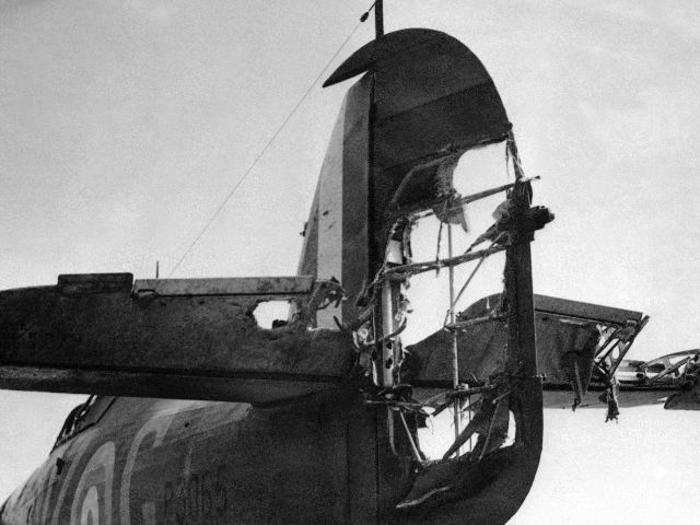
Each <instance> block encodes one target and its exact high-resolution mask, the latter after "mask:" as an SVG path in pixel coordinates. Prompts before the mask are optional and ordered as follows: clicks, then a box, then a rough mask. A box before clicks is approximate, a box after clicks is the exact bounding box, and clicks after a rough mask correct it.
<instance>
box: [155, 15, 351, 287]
mask: <svg viewBox="0 0 700 525" xmlns="http://www.w3.org/2000/svg"><path fill="white" fill-rule="evenodd" d="M361 23H362V21H358V22H357V24H355V27H354V28H353V29H352V31H350V33H349V34H348V36H347V37H346V38H345V40H343V43H342V44H340V46H339V47H338V49H336V51H335V53H333V56H332V57H331V58H330V59H329V60H328V62H326V65H325V66H323V68H322V69H321V71H320V72H319V73H318V75H316V78H315V79H314V80H313V82H311V84H310V85H309V87H308V88H307V89H306V91H305V92H304V94H303V95H302V96H301V97H300V98H299V100H297V102H296V104H294V106H293V107H292V109H291V111H290V112H289V113H288V114H287V116H286V117H285V119H284V120H283V121H282V123H281V124H280V125H279V126H278V127H277V129H276V130H275V132H274V133H273V134H272V136H271V137H270V138H269V139H268V141H267V142H266V143H265V145H264V146H263V147H262V149H261V150H260V151H259V152H258V154H257V155H256V156H255V158H254V159H253V162H252V163H251V164H250V165H249V166H248V168H247V169H246V170H245V172H243V175H241V176H240V177H239V178H238V180H237V181H236V183H235V184H234V185H233V187H232V188H231V189H230V190H229V192H228V193H227V194H226V196H225V197H224V199H223V200H222V201H221V204H219V206H218V207H217V208H216V210H215V211H214V213H212V214H211V216H210V217H209V219H208V220H207V222H206V223H204V226H203V227H202V229H201V230H200V231H199V233H198V234H197V236H196V237H195V238H194V240H193V241H192V242H191V243H190V244H189V245H188V246H187V248H186V249H185V251H184V252H183V253H182V255H181V256H180V258H179V259H178V261H177V262H176V263H175V266H173V267H172V269H171V270H170V273H169V274H168V277H171V276H172V275H173V274H174V273H175V271H176V270H177V269H178V268H179V267H180V265H181V264H182V262H183V261H184V260H185V259H186V258H187V256H188V255H189V253H190V252H191V251H192V249H193V248H194V247H195V245H196V244H197V243H198V242H199V241H200V239H201V238H202V237H203V236H204V234H205V233H206V232H207V230H208V229H209V227H210V226H211V225H212V224H213V223H214V221H215V220H216V218H217V217H218V216H219V214H220V213H221V212H222V211H223V209H224V208H225V207H226V205H227V204H228V202H229V201H230V200H231V197H233V195H234V193H236V191H237V190H238V188H239V187H240V186H241V184H243V181H244V180H245V179H246V178H247V177H248V175H249V174H250V173H251V172H252V171H253V169H254V168H255V166H256V165H257V163H258V161H260V159H261V158H262V157H263V155H265V153H266V152H267V150H268V149H270V146H271V145H272V143H273V142H274V141H275V139H276V138H277V137H278V136H279V134H280V133H281V132H282V130H283V129H284V127H285V126H286V125H287V123H288V122H289V121H290V120H291V118H292V117H293V116H294V114H295V113H296V112H297V110H298V109H299V107H300V106H301V104H302V103H303V102H304V100H306V98H307V97H308V96H309V94H310V93H311V91H312V90H313V88H314V87H315V86H316V84H317V83H318V81H319V80H320V79H321V77H322V76H323V74H324V73H325V72H326V70H327V69H328V67H329V66H330V65H331V63H332V62H333V61H334V60H335V59H336V57H337V56H338V55H339V54H340V52H341V51H342V49H343V48H344V47H345V46H346V44H347V43H348V42H349V41H350V39H351V38H352V37H353V35H354V34H355V32H356V31H357V28H358V27H360V24H361Z"/></svg>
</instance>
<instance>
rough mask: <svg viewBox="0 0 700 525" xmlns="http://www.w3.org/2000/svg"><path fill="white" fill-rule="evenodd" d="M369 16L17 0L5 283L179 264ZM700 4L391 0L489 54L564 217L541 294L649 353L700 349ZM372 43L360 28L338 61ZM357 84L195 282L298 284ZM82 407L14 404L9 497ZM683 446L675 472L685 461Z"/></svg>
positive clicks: (3, 162)
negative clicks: (339, 128)
mask: <svg viewBox="0 0 700 525" xmlns="http://www.w3.org/2000/svg"><path fill="white" fill-rule="evenodd" d="M369 3H370V2H369V1H367V2H364V1H340V0H335V1H327V0H326V1H316V2H301V1H294V2H292V1H287V2H282V1H278V2H273V1H270V2H259V3H253V2H232V1H213V0H210V1H193V0H190V1H187V2H185V1H173V2H166V1H127V2H114V1H99V2H98V1H82V2H80V1H45V2H44V1H36V2H29V1H9V2H7V1H6V2H2V1H1V0H0V180H1V181H2V188H3V191H2V206H0V225H1V226H0V246H2V250H0V288H10V287H17V286H27V285H36V284H51V283H55V282H56V276H57V275H58V274H59V273H73V272H101V271H103V272H104V271H131V272H133V273H134V274H135V275H136V276H137V277H149V276H152V275H153V273H154V267H155V261H156V260H160V261H161V268H162V272H163V274H164V275H168V274H169V273H170V271H171V269H172V267H173V264H174V263H175V261H176V260H177V259H178V258H179V257H180V255H181V254H182V253H183V251H184V250H185V248H186V247H187V246H188V245H189V243H190V242H191V241H192V239H193V238H194V237H195V235H196V234H197V233H198V232H199V230H200V229H201V227H202V226H203V225H204V223H205V222H206V221H207V219H208V218H209V216H210V215H211V213H212V212H213V211H214V209H216V207H217V206H218V205H219V204H220V202H221V199H222V196H223V195H225V194H226V193H227V192H228V191H229V189H230V188H231V187H232V185H233V184H234V183H235V182H236V181H237V180H238V178H239V177H240V176H241V175H242V174H243V172H244V171H245V169H246V168H247V167H248V165H249V164H250V163H251V161H252V160H253V158H254V157H255V156H256V154H257V153H258V152H259V150H260V148H261V147H262V146H263V145H264V143H265V142H266V141H267V139H268V138H269V137H270V136H271V134H272V133H273V132H274V130H275V129H276V128H277V126H278V125H279V124H280V123H281V122H282V120H283V119H284V118H285V116H286V115H287V113H288V112H289V110H290V109H291V108H292V107H293V106H294V104H295V102H296V101H297V99H298V98H299V97H300V96H301V94H302V93H303V92H304V91H305V90H306V89H307V88H308V87H309V85H310V83H311V81H312V80H313V79H314V78H315V77H316V75H317V74H318V72H319V70H320V69H321V68H322V67H323V65H325V63H326V62H327V61H328V59H329V58H330V56H332V54H333V53H334V52H335V50H336V49H337V47H338V46H339V45H340V43H341V42H342V41H343V40H344V39H345V37H346V36H347V35H348V34H349V33H350V31H351V30H352V28H353V27H354V26H355V24H356V22H357V18H358V17H359V15H360V14H361V13H362V12H363V11H364V10H365V9H366V7H367V4H369ZM399 5H400V8H399V7H398V6H399ZM699 11H700V9H699V8H698V4H697V2H693V1H676V2H652V1H646V2H641V1H632V0H630V1H610V0H607V1H596V0H593V1H587V2H573V1H561V2H546V1H536V2H535V1H532V2H511V1H493V0H491V1H488V2H486V1H484V2H464V1H441V2H438V1H428V0H423V1H399V0H387V2H386V6H385V16H386V29H387V31H391V30H395V29H400V28H405V27H412V26H423V27H430V28H433V29H438V30H442V31H446V32H448V33H450V34H452V35H454V36H455V37H457V38H458V39H460V40H462V41H463V42H464V43H465V44H467V45H468V46H469V47H470V48H471V49H472V50H473V51H474V52H475V53H476V54H477V56H479V57H480V58H481V60H482V61H483V62H484V64H485V65H486V67H487V69H488V70H489V72H490V73H491V75H492V77H493V78H494V81H495V82H496V86H497V87H498V89H499V91H500V93H501V96H502V98H503V101H504V104H505V107H506V109H507V111H508V114H509V117H510V120H511V121H512V122H513V123H514V129H515V133H516V137H517V139H518V142H519V146H520V151H521V155H522V157H523V162H524V165H525V169H526V172H527V173H528V174H530V175H540V176H541V177H542V180H541V181H540V182H538V183H537V184H536V187H535V191H536V194H537V201H538V202H539V203H543V204H546V205H547V206H549V207H550V208H551V209H552V210H553V211H554V212H555V214H556V216H557V218H556V221H555V222H554V223H552V224H551V225H549V226H548V227H547V229H546V230H545V231H544V232H540V233H538V235H537V242H536V243H535V245H534V248H533V250H534V251H533V254H534V255H533V256H534V282H535V290H536V291H537V292H539V293H545V294H550V295H557V296H562V297H567V298H572V299H578V300H584V301H590V302H596V303H601V304H609V305H612V306H621V307H625V308H630V309H635V310H641V311H643V312H646V313H648V314H649V315H650V316H651V322H650V324H649V325H648V326H647V328H645V330H644V332H643V333H642V335H641V336H640V337H639V339H638V340H637V342H636V343H635V348H634V351H633V352H632V357H637V358H641V359H645V358H651V357H653V356H655V355H660V354H665V353H669V352H673V351H679V350H683V349H687V348H696V347H698V346H700V337H699V336H700V326H699V325H698V323H697V318H698V313H700V293H699V292H700V279H699V278H698V262H699V261H698V255H697V253H698V248H699V246H698V244H699V243H698V239H699V235H698V224H699V223H700V211H698V210H699V206H698V202H699V197H700V182H698V177H697V176H696V175H695V170H696V169H697V165H698V159H697V154H696V147H697V144H698V143H700V140H699V139H700V137H698V127H697V124H696V121H697V117H698V115H699V114H700V111H699V110H700V102H699V97H698V96H697V93H696V90H697V86H698V85H700V82H699V81H700V78H699V68H698V59H697V57H698V40H699V35H700V28H699V27H698V20H700V16H699V15H700V12H699ZM372 31H373V26H372V24H371V23H367V24H364V25H362V26H361V27H360V28H359V29H358V30H357V32H356V33H355V35H354V37H353V38H352V39H351V41H350V42H349V43H348V45H347V47H346V48H345V49H344V51H343V52H341V53H340V56H339V57H338V59H336V61H335V63H334V65H337V63H339V62H340V60H342V58H344V57H346V56H348V55H349V53H350V52H351V51H352V50H354V49H356V48H357V47H359V46H360V45H362V44H363V43H365V42H367V41H368V40H369V39H371V38H372ZM331 69H332V68H331ZM329 73H330V70H329ZM346 87H347V85H345V84H344V85H341V86H335V87H333V88H330V89H325V90H322V89H320V87H319V86H316V89H314V90H313V91H312V93H311V95H310V96H309V97H308V99H307V100H306V101H305V102H304V104H303V105H302V106H301V108H300V110H299V111H298V113H297V114H296V115H295V116H294V117H293V119H292V120H291V121H290V122H289V125H288V126H287V127H286V128H285V130H284V131H283V132H282V134H281V135H280V136H279V137H278V140H277V141H276V142H275V144H274V145H273V147H272V148H271V149H270V151H269V152H268V154H267V155H266V156H265V157H264V158H263V159H262V161H261V162H260V163H259V164H258V166H257V168H256V169H255V170H254V171H253V172H252V173H251V175H250V176H249V177H248V179H247V180H246V181H245V182H244V183H243V185H242V186H241V187H240V190H239V191H238V192H237V194H236V195H235V197H234V198H233V199H232V200H231V202H230V203H229V205H228V206H227V207H226V208H225V210H224V212H223V213H222V214H221V215H220V216H219V217H218V219H217V220H216V221H215V222H214V223H213V225H212V227H211V229H210V230H209V231H208V232H207V233H206V235H205V236H204V237H203V238H202V240H201V241H200V243H199V244H198V245H197V246H196V248H195V250H193V252H192V254H191V255H190V256H189V257H188V258H187V259H186V260H185V262H184V263H183V264H182V265H181V266H180V268H178V270H177V272H176V273H175V276H179V277H201V276H242V275H274V274H281V275H285V274H292V273H293V272H294V271H295V269H296V263H297V258H298V253H299V249H300V247H301V237H300V236H299V235H298V232H299V231H301V229H302V225H303V222H304V221H305V220H306V218H307V215H308V208H309V206H310V204H311V199H312V197H313V189H314V187H315V184H316V176H317V174H318V171H319V168H320V165H321V161H322V158H323V153H324V150H325V147H326V142H327V139H328V137H329V135H330V130H331V128H332V126H333V122H334V119H335V114H336V112H337V110H338V107H339V105H340V102H341V100H342V97H343V95H344V91H345V89H346ZM73 403H75V401H74V400H73V399H72V398H70V397H67V396H50V395H45V394H21V393H7V392H2V393H0V418H1V419H2V421H3V422H4V423H6V424H5V425H0V498H2V497H3V496H4V495H5V494H7V493H8V492H9V491H10V490H11V489H12V488H13V485H16V484H17V483H19V482H20V480H21V479H23V478H24V477H26V475H27V474H28V473H29V472H30V471H31V470H32V469H33V468H34V467H35V466H37V465H38V464H39V462H40V461H41V460H43V458H44V456H45V454H46V452H47V449H48V447H49V445H50V441H51V440H52V439H53V437H55V433H56V432H57V431H58V429H59V427H60V425H61V423H62V420H63V418H64V417H65V413H66V412H67V407H68V405H71V404H73ZM657 412H658V411H657ZM657 412H654V414H656V415H655V416H654V417H656V416H658V414H657ZM633 413H635V412H634V411H633ZM637 413H638V412H637ZM644 414H646V412H645V413H644ZM696 416H697V414H690V415H688V418H689V419H686V420H682V419H673V418H672V419H669V418H668V416H663V417H666V419H664V421H667V422H668V421H670V422H671V423H669V424H672V423H673V422H676V423H677V424H678V425H680V427H681V428H679V429H677V432H676V433H675V434H676V437H677V438H678V436H681V437H680V438H678V439H680V441H679V442H678V443H675V442H674V443H675V445H674V446H680V447H682V446H683V443H684V440H685V441H688V440H689V439H692V438H694V439H697V438H698V437H700V436H699V435H698V430H697V428H700V425H698V424H697V423H700V420H699V419H698V418H697V417H696ZM549 417H550V416H548V418H549ZM601 418H602V414H601ZM566 421H569V419H568V418H567V419H566ZM585 421H588V420H587V419H585ZM649 421H650V425H653V424H654V423H653V421H655V420H654V419H653V418H652V419H650V420H649ZM682 421H691V422H693V425H690V427H689V428H690V430H688V426H687V425H685V424H683V423H682ZM562 424H564V423H561V421H558V422H557V423H556V425H562ZM577 424H578V423H576V422H575V421H573V420H572V421H571V425H572V426H571V428H569V430H568V431H567V430H564V431H563V432H565V433H566V432H568V433H569V434H570V435H572V436H574V435H575V431H573V430H572V429H574V428H576V427H575V426H574V425H577ZM693 428H694V429H695V430H693ZM639 430H640V431H641V432H644V428H640V429H639ZM630 431H631V430H630ZM550 432H551V431H550ZM683 432H685V433H683ZM18 436H21V440H19V439H18ZM549 436H550V437H552V435H551V434H550V435H549ZM623 442H624V440H623ZM650 450H651V449H650ZM688 450H690V449H688ZM693 450H694V448H693ZM680 455H681V456H682V451H681V452H680ZM677 456H678V455H673V456H672V457H671V459H669V460H668V461H671V462H672V463H671V464H670V466H668V467H667V470H665V471H662V472H661V473H660V474H659V476H660V478H659V480H661V479H662V478H663V477H664V476H666V477H668V476H669V475H673V472H674V471H677V470H678V469H681V470H682V469H683V468H684V467H683V464H684V463H683V461H682V459H673V458H676V457H677ZM691 474H692V473H691ZM691 477H692V476H691ZM697 478H698V477H697V475H696V476H695V479H694V480H692V479H691V480H688V483H690V484H691V486H692V483H695V485H694V489H693V490H694V492H695V493H697V491H698V488H700V487H698V480H697ZM659 486H662V484H661V483H660V484H659ZM691 488H692V487H691ZM691 493H692V491H691ZM528 505H531V502H528ZM541 508H544V507H541ZM532 512H535V514H531V516H533V518H532V519H533V520H535V519H536V518H537V516H539V517H540V518H542V516H544V514H540V515H538V514H537V510H536V508H535V510H534V511H532ZM548 512H551V509H549V510H548ZM523 519H525V518H523ZM528 519H529V518H528ZM534 522H535V521H532V523H534ZM582 523H583V521H582Z"/></svg>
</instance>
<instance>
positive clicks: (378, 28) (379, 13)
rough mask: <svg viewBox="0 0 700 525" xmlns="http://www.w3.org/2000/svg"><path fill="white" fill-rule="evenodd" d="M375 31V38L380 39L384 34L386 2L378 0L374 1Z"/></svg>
mask: <svg viewBox="0 0 700 525" xmlns="http://www.w3.org/2000/svg"><path fill="white" fill-rule="evenodd" d="M374 32H375V39H376V40H379V39H380V38H381V37H383V36H384V2H383V0H377V1H376V2H374Z"/></svg>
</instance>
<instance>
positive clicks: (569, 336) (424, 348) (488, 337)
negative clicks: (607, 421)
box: [406, 296, 599, 392]
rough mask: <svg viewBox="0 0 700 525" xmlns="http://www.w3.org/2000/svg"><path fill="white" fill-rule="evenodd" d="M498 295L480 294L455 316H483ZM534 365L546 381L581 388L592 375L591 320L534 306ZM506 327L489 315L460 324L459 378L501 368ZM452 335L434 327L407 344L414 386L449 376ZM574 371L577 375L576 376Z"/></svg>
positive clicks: (594, 336)
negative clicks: (562, 315) (484, 296)
mask: <svg viewBox="0 0 700 525" xmlns="http://www.w3.org/2000/svg"><path fill="white" fill-rule="evenodd" d="M497 297H498V296H491V297H489V298H487V299H490V301H489V300H486V299H482V300H480V301H478V302H476V303H474V304H473V305H472V306H470V307H469V308H468V309H467V310H465V311H464V312H462V313H461V314H460V315H459V320H468V319H474V318H479V317H483V316H484V315H487V314H488V313H489V312H493V310H492V309H491V306H490V305H492V306H494V307H495V303H496V301H497ZM535 330H536V333H537V370H538V373H539V374H544V375H545V376H546V381H547V382H548V383H555V384H571V386H572V387H574V388H575V389H577V388H578V384H579V382H580V388H581V390H582V392H585V391H586V390H587V388H588V384H589V383H590V379H591V370H592V367H593V357H594V356H595V351H596V347H597V344H598V340H599V332H598V329H597V328H596V326H595V323H585V322H570V321H569V322H567V321H566V320H562V319H558V318H556V317H554V316H552V315H551V314H549V313H546V312H540V311H538V310H535ZM507 342H508V330H507V326H506V323H505V322H504V321H503V320H500V319H497V318H494V319H490V320H484V321H483V322H480V323H477V324H473V325H470V326H466V327H464V328H461V329H459V330H458V332H457V345H458V351H459V370H460V380H461V381H463V382H466V383H468V384H472V385H473V384H481V383H485V382H487V381H488V379H489V378H490V377H491V376H492V375H493V374H494V373H496V372H498V371H500V370H502V369H503V366H504V361H505V352H506V346H507ZM451 344H452V335H451V333H450V332H449V331H447V330H439V331H438V332H436V333H434V334H433V335H431V336H429V337H427V338H426V339H424V340H422V341H420V342H418V343H416V344H415V345H412V346H409V347H408V348H407V352H408V355H409V357H408V359H407V367H406V368H407V370H410V371H411V372H410V375H409V377H411V380H412V381H413V384H415V385H416V386H423V385H425V386H439V384H440V383H443V384H447V383H448V382H449V381H451V375H450V374H451V368H450V366H451V363H452V354H451V351H450V349H451ZM577 376H578V379H577Z"/></svg>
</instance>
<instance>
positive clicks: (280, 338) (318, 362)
mask: <svg viewBox="0 0 700 525" xmlns="http://www.w3.org/2000/svg"><path fill="white" fill-rule="evenodd" d="M326 284H327V283H323V282H321V283H315V282H314V281H313V280H312V279H310V278H307V277H281V278H277V277H276V278H241V279H174V280H149V281H136V282H132V276H131V274H87V275H75V276H60V277H59V280H58V284H57V286H46V287H36V288H22V289H16V290H6V291H3V292H1V293H0V388H10V389H21V390H45V391H56V392H75V393H79V392H86V393H99V394H104V395H131V396H140V397H168V398H198V399H217V400H228V401H245V402H251V403H271V402H279V401H284V400H286V399H291V398H295V397H298V396H302V395H307V394H313V393H318V392H322V391H326V390H331V389H338V388H340V387H341V386H342V385H343V384H344V383H345V382H346V381H347V378H348V376H349V374H350V371H351V370H352V366H353V363H354V356H355V352H354V348H353V346H352V341H351V338H350V337H349V336H348V335H345V334H343V333H341V332H339V331H331V330H315V329H310V328H309V324H311V320H312V317H313V314H315V306H317V305H318V302H319V301H320V300H322V299H323V297H324V287H325V286H326ZM269 300H286V301H290V302H291V303H292V304H293V305H294V308H295V310H296V311H297V312H298V319H296V320H295V321H293V322H290V323H289V324H287V325H285V326H282V327H280V328H275V329H263V328H260V327H259V326H258V324H257V322H256V320H255V318H254V316H253V310H254V309H255V307H256V306H257V305H258V304H259V303H260V302H264V301H269Z"/></svg>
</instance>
